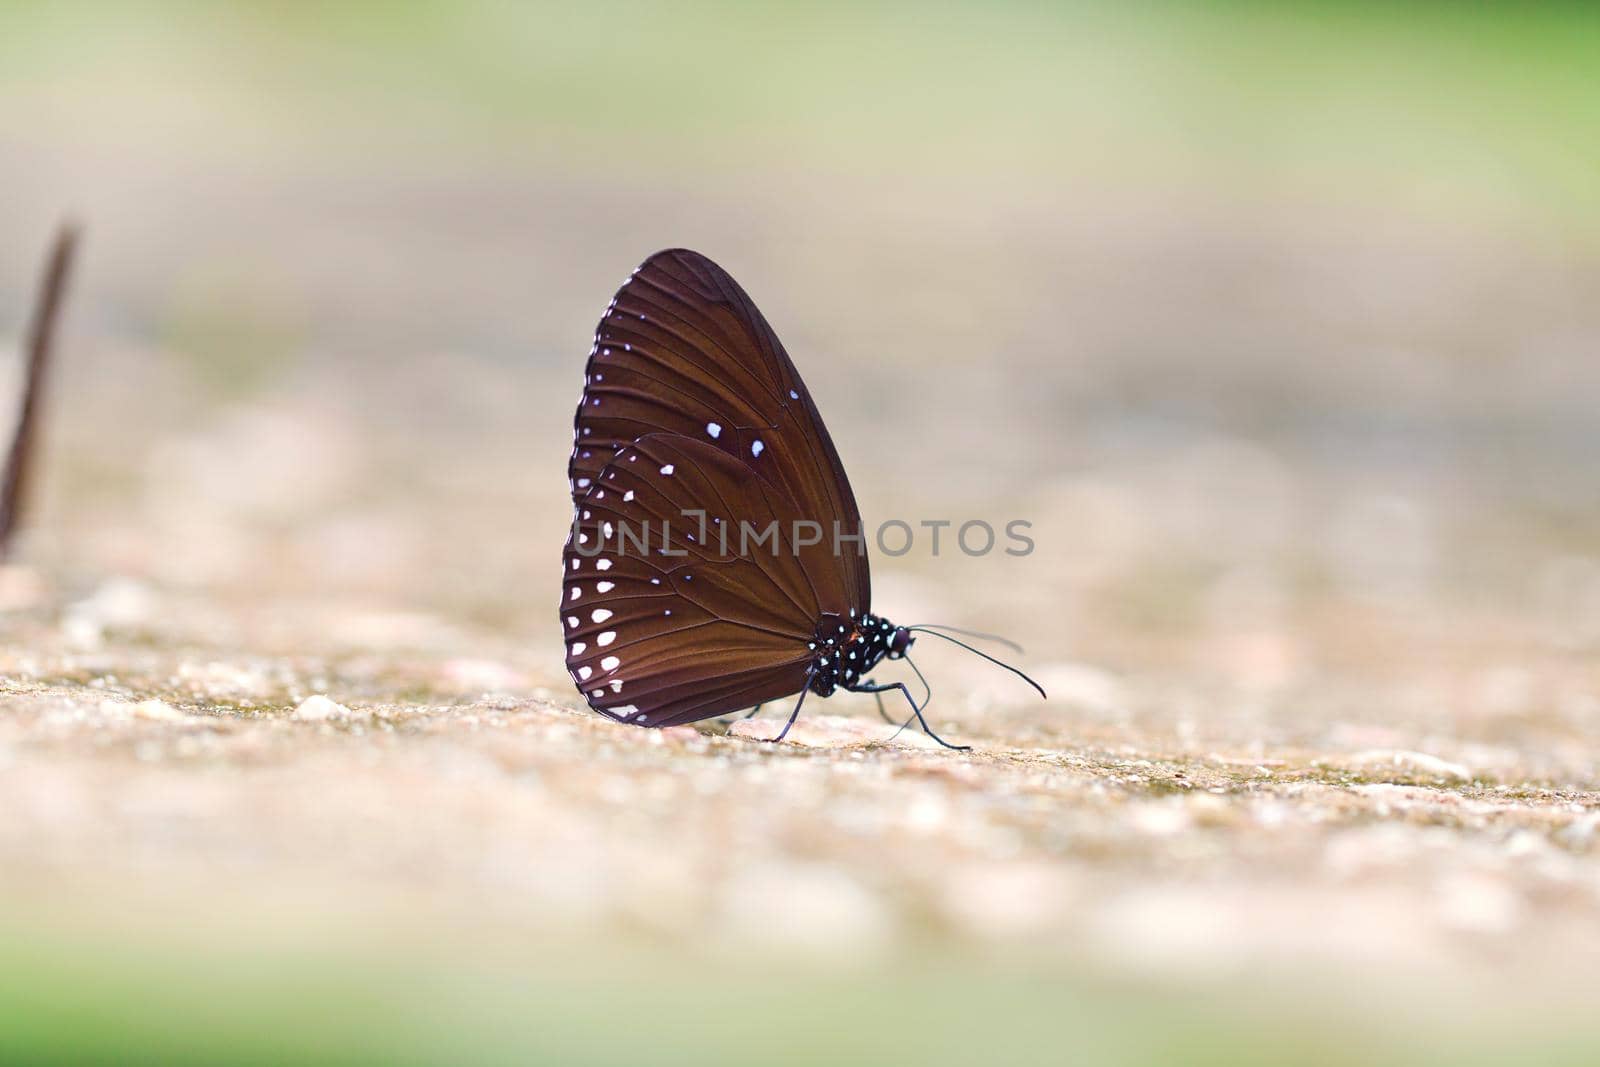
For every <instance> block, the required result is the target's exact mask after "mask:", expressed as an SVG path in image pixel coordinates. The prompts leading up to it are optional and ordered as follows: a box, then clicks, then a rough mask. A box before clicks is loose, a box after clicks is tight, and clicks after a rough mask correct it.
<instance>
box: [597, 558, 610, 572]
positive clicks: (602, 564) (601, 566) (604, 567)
mask: <svg viewBox="0 0 1600 1067" xmlns="http://www.w3.org/2000/svg"><path fill="white" fill-rule="evenodd" d="M594 569H595V570H597V571H608V570H610V569H611V561H610V560H609V559H602V560H597V561H596V562H595V565H594Z"/></svg>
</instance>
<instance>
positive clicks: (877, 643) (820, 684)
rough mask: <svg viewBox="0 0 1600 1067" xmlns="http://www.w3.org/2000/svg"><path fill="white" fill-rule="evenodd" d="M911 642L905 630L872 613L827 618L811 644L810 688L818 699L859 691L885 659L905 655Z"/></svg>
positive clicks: (818, 625)
mask: <svg viewBox="0 0 1600 1067" xmlns="http://www.w3.org/2000/svg"><path fill="white" fill-rule="evenodd" d="M912 640H913V638H912V637H911V635H910V634H909V633H907V632H906V631H905V630H904V629H903V628H901V627H898V626H896V625H895V624H894V623H892V622H890V621H889V620H888V619H883V618H879V617H878V616H876V615H873V614H871V613H867V614H864V615H862V616H861V617H860V618H859V619H841V618H839V617H838V616H837V615H828V616H824V617H823V618H822V619H821V620H820V621H819V622H818V623H817V632H816V637H815V638H814V640H813V641H812V642H811V644H812V645H815V646H816V657H815V658H814V659H813V661H812V674H811V684H810V686H808V688H809V689H810V690H811V692H813V693H815V694H817V695H818V696H819V697H826V696H832V695H833V693H834V691H835V690H836V689H840V688H843V689H856V688H857V687H858V686H859V685H860V684H861V682H862V681H863V679H865V678H866V677H867V675H868V674H869V673H870V672H871V671H872V668H874V667H876V666H877V665H878V664H879V663H880V662H881V661H882V660H884V659H885V658H889V659H899V658H900V657H901V656H903V655H905V650H906V648H908V647H910V644H911V642H912ZM896 646H898V647H896Z"/></svg>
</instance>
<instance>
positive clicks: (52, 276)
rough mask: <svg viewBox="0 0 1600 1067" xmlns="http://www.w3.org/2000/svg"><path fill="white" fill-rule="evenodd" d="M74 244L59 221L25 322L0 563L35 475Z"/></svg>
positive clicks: (0, 498) (0, 503) (1, 507)
mask: <svg viewBox="0 0 1600 1067" xmlns="http://www.w3.org/2000/svg"><path fill="white" fill-rule="evenodd" d="M77 245H78V230H77V228H76V227H75V226H72V225H65V226H62V227H61V229H60V231H59V232H58V233H57V234H56V239H55V243H54V244H53V245H52V246H51V249H50V256H49V258H48V259H47V260H46V261H45V268H44V276H43V278H42V279H41V281H40V284H39V294H38V299H37V302H36V303H35V305H34V308H33V315H32V318H31V319H30V321H29V323H28V340H27V346H26V350H25V351H26V356H25V362H24V369H23V380H22V393H21V394H20V396H19V397H18V399H17V415H16V421H15V422H14V423H12V429H11V442H10V446H9V447H8V448H7V449H6V458H5V467H4V468H3V472H0V562H4V561H5V560H6V559H7V558H8V557H9V556H10V554H11V548H12V541H13V539H14V538H15V536H16V533H17V530H18V528H19V526H20V525H21V522H22V518H23V510H24V507H25V505H26V503H27V495H28V483H29V481H30V479H31V477H32V474H33V466H34V456H33V445H34V441H35V439H36V438H37V437H38V429H37V428H38V425H39V421H40V419H41V418H42V417H43V416H42V413H41V409H42V401H41V399H40V398H41V395H42V394H43V392H44V382H45V378H46V377H47V376H48V373H49V369H50V363H51V357H52V355H53V353H54V351H55V344H54V341H55V334H56V322H57V320H58V319H59V317H60V315H61V306H62V303H63V302H64V301H65V299H66V290H67V281H68V279H69V277H70V276H71V273H72V261H73V256H74V254H75V252H76V249H77Z"/></svg>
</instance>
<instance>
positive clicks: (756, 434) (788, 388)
mask: <svg viewBox="0 0 1600 1067" xmlns="http://www.w3.org/2000/svg"><path fill="white" fill-rule="evenodd" d="M656 433H668V434H676V435H679V436H682V437H685V438H689V439H692V440H696V441H700V442H703V443H705V444H707V445H708V446H710V447H711V448H714V449H716V450H718V451H721V452H723V453H725V454H726V455H728V456H730V457H734V458H736V459H738V460H739V461H741V462H743V463H745V464H747V465H748V466H749V467H750V469H751V470H753V471H755V472H756V473H758V474H760V475H761V476H762V477H763V478H764V479H765V481H766V482H767V483H768V484H770V485H772V486H776V487H777V488H779V489H781V490H782V491H783V492H784V493H785V494H786V495H787V497H788V499H789V500H790V501H792V502H793V504H794V507H795V508H796V510H797V511H798V517H799V518H801V519H803V520H806V521H809V522H814V523H816V524H817V526H818V527H819V528H820V529H821V530H822V532H823V536H824V538H825V540H826V541H827V542H829V543H830V551H829V552H828V553H827V556H826V559H823V558H821V557H819V556H815V555H813V556H810V557H808V562H809V563H810V564H811V565H814V567H815V569H814V570H813V571H812V573H811V575H810V577H811V584H813V585H814V586H815V587H816V589H817V594H818V597H819V602H820V606H821V607H822V608H823V609H824V610H825V611H828V612H832V613H835V614H839V615H847V614H848V613H849V612H850V611H852V610H853V611H858V612H865V611H867V610H868V608H869V605H870V601H871V582H870V576H869V573H868V567H867V559H866V556H865V554H864V553H862V552H859V551H858V550H857V545H856V544H855V543H854V542H849V541H846V542H843V543H842V544H843V551H842V552H840V553H838V554H834V553H833V552H832V551H831V541H832V538H833V534H834V531H835V530H838V531H840V532H842V533H844V534H856V533H859V531H860V527H861V516H860V513H859V511H858V510H857V508H856V502H855V497H854V495H853V494H852V492H851V490H850V482H849V479H848V478H847V477H846V476H845V472H844V466H843V465H842V464H841V463H840V461H839V455H838V452H837V451H836V450H835V449H834V446H833V441H832V440H831V439H830V438H829V436H828V431H827V428H826V427H825V426H824V425H823V423H822V417H821V415H820V414H818V412H817V408H816V405H815V404H814V403H813V402H812V399H811V395H810V393H809V391H808V390H807V389H806V386H805V383H804V382H803V381H802V380H801V378H800V374H799V372H798V371H796V370H795V367H794V364H793V363H792V362H791V361H790V359H789V356H788V353H786V352H785V351H784V348H783V345H782V343H781V342H780V341H779V340H778V337H777V334H775V333H774V332H773V330H772V327H771V326H770V325H768V323H767V321H766V319H765V318H764V317H763V316H762V314H761V312H760V311H759V310H758V309H757V308H756V306H755V303H754V302H753V301H751V299H750V297H749V296H748V295H747V294H746V293H745V291H744V290H743V289H741V288H740V287H739V284H738V283H737V282H735V281H734V280H733V278H732V277H730V276H729V275H728V273H727V272H726V271H724V270H723V269H722V268H721V267H719V266H717V265H716V264H715V263H713V262H712V261H711V260H709V259H707V258H706V257H705V256H702V255H700V254H699V253H697V252H691V251H688V250H685V249H673V250H669V251H665V252H658V253H656V254H655V255H653V256H651V257H650V258H649V259H647V260H645V262H644V263H643V264H642V265H641V266H640V267H639V269H638V270H636V271H634V273H633V275H632V276H631V277H630V278H629V279H628V280H627V281H626V282H624V283H623V285H622V288H621V289H619V290H618V291H617V295H616V296H615V297H614V298H613V299H612V301H611V304H610V306H609V307H607V309H606V313H605V315H604V317H603V318H602V319H601V320H600V325H599V327H598V328H597V329H596V331H595V340H594V347H593V349H592V350H591V352H590V356H589V363H588V367H587V369H586V372H585V378H584V394H583V400H582V402H581V404H580V405H579V408H578V412H577V415H576V417H575V420H574V427H573V437H574V443H573V452H572V458H571V462H570V463H569V464H568V475H569V478H570V481H571V487H572V495H573V503H574V505H578V504H579V503H580V502H581V500H582V498H583V495H584V494H585V492H586V491H587V490H588V489H589V488H590V487H591V486H593V485H594V484H595V483H596V479H597V477H598V476H599V474H600V472H601V470H602V469H603V468H604V467H605V466H606V465H607V464H608V463H610V462H612V460H613V459H614V458H615V457H616V456H617V454H618V452H619V451H620V450H622V449H623V448H625V447H626V446H628V445H630V444H632V443H633V442H634V441H636V440H638V439H640V438H641V437H644V436H646V435H648V434H656Z"/></svg>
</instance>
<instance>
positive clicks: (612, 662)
mask: <svg viewBox="0 0 1600 1067" xmlns="http://www.w3.org/2000/svg"><path fill="white" fill-rule="evenodd" d="M621 662H622V661H621V660H620V659H618V658H617V657H615V656H607V657H606V658H605V659H603V660H601V661H600V669H601V670H603V671H614V670H616V669H617V665H618V664H620V663H621Z"/></svg>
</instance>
